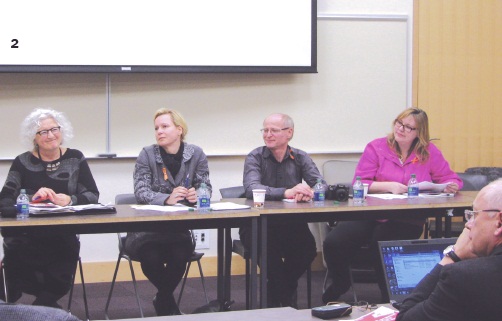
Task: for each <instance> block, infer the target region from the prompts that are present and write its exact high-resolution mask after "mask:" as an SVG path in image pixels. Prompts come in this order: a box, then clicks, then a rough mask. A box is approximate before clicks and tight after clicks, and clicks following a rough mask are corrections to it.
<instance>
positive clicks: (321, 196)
mask: <svg viewBox="0 0 502 321" xmlns="http://www.w3.org/2000/svg"><path fill="white" fill-rule="evenodd" d="M325 199H326V190H325V189H324V184H323V183H322V179H320V178H318V179H317V183H316V184H315V185H314V204H316V205H323V204H324V200H325Z"/></svg>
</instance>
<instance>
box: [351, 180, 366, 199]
mask: <svg viewBox="0 0 502 321" xmlns="http://www.w3.org/2000/svg"><path fill="white" fill-rule="evenodd" d="M352 188H353V190H354V194H353V197H352V201H353V203H354V204H362V203H363V202H364V185H363V183H362V182H361V176H357V177H356V182H355V183H354V186H352Z"/></svg>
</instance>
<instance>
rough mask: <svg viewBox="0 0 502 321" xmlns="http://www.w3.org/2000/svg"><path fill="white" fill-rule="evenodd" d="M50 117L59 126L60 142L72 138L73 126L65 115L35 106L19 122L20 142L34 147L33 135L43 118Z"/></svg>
mask: <svg viewBox="0 0 502 321" xmlns="http://www.w3.org/2000/svg"><path fill="white" fill-rule="evenodd" d="M47 118H52V119H54V120H55V121H56V123H58V126H61V135H62V138H63V139H62V141H61V144H64V143H68V142H69V141H70V140H71V139H72V138H73V127H72V125H71V123H70V121H69V120H68V118H66V116H65V115H64V114H63V113H62V112H59V111H56V110H54V109H44V108H36V109H34V110H33V111H32V112H31V113H30V114H29V115H28V116H27V117H26V118H25V119H24V120H23V122H22V123H21V142H22V143H23V145H24V146H25V147H26V148H28V149H32V148H34V147H35V135H36V134H37V130H38V128H39V127H40V122H41V121H42V120H44V119H47Z"/></svg>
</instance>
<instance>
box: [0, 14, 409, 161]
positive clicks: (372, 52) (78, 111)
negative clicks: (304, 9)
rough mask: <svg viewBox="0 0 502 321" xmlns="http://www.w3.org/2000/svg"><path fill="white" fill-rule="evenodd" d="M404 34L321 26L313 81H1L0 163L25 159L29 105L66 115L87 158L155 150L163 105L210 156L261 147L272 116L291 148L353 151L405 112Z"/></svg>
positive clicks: (381, 28)
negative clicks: (280, 117) (278, 117)
mask: <svg viewBox="0 0 502 321" xmlns="http://www.w3.org/2000/svg"><path fill="white" fill-rule="evenodd" d="M407 32H408V21H407V19H372V18H368V19H346V18H343V19H340V18H333V19H319V20H318V48H317V49H318V57H317V60H318V73H317V74H214V73H207V74H204V73H203V74H186V73H185V74H110V75H109V77H107V75H105V74H0V112H1V113H2V115H3V116H4V115H7V118H4V117H2V118H3V119H4V120H2V125H1V126H0V159H11V158H13V157H15V156H16V155H17V154H19V153H20V152H22V151H24V149H23V148H22V147H20V145H19V143H18V142H19V140H18V139H17V137H18V136H19V134H18V133H19V124H20V123H21V121H22V119H23V117H25V116H26V115H27V114H28V113H29V112H30V111H31V110H32V109H33V108H34V107H37V106H46V107H47V106H52V107H54V108H56V109H59V110H63V111H65V112H66V113H67V114H68V116H69V118H70V120H71V121H72V123H73V125H74V127H75V138H74V140H73V142H72V143H71V145H70V147H74V148H78V149H80V150H82V151H83V152H84V154H85V155H86V156H87V157H94V156H96V155H97V154H99V153H105V152H111V153H116V154H117V156H118V157H136V156H137V155H138V153H139V152H140V150H141V148H142V147H144V146H146V145H149V144H153V143H155V139H154V131H153V114H154V112H155V110H157V109H158V108H161V107H167V108H173V109H176V110H178V111H180V112H181V113H182V114H183V115H184V117H185V119H186V120H187V123H188V127H189V132H188V135H187V137H186V139H187V141H188V142H190V143H193V144H196V145H199V146H201V147H202V148H203V149H204V151H205V152H206V154H208V155H245V154H247V153H248V152H249V151H250V150H252V149H253V148H255V147H257V146H260V145H263V140H262V137H261V134H260V132H259V129H260V128H261V127H262V122H263V119H264V118H265V117H266V116H268V115H269V114H271V113H275V112H283V113H287V114H289V115H291V116H292V117H293V119H294V121H295V135H294V137H293V139H292V141H291V146H293V147H297V148H300V149H303V150H306V151H307V152H310V153H350V152H356V153H357V152H361V151H362V150H363V148H364V146H365V145H366V144H367V143H368V142H369V141H370V140H372V139H374V138H376V137H382V136H384V135H386V134H387V133H388V132H390V130H391V124H392V121H393V120H394V118H395V116H396V115H397V114H398V113H399V112H400V111H401V110H403V109H404V108H406V107H408V106H407V79H408V75H407V70H408V68H407V64H408V61H409V58H408V51H407V44H408V41H409V39H408V37H407ZM108 115H109V116H108ZM108 117H109V118H108ZM108 124H109V125H108ZM108 126H109V127H108ZM107 146H108V147H107ZM107 149H109V150H107Z"/></svg>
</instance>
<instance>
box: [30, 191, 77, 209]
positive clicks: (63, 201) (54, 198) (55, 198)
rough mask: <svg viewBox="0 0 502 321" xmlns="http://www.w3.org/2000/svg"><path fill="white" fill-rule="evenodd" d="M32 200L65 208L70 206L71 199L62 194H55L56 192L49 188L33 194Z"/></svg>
mask: <svg viewBox="0 0 502 321" xmlns="http://www.w3.org/2000/svg"><path fill="white" fill-rule="evenodd" d="M32 200H40V201H45V200H49V201H51V202H52V203H54V204H56V205H59V206H67V205H68V204H70V201H71V197H70V196H69V195H66V194H62V193H59V194H56V192H54V190H52V189H51V188H48V187H42V188H40V189H39V190H38V191H37V192H36V193H35V194H33V198H32Z"/></svg>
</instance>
